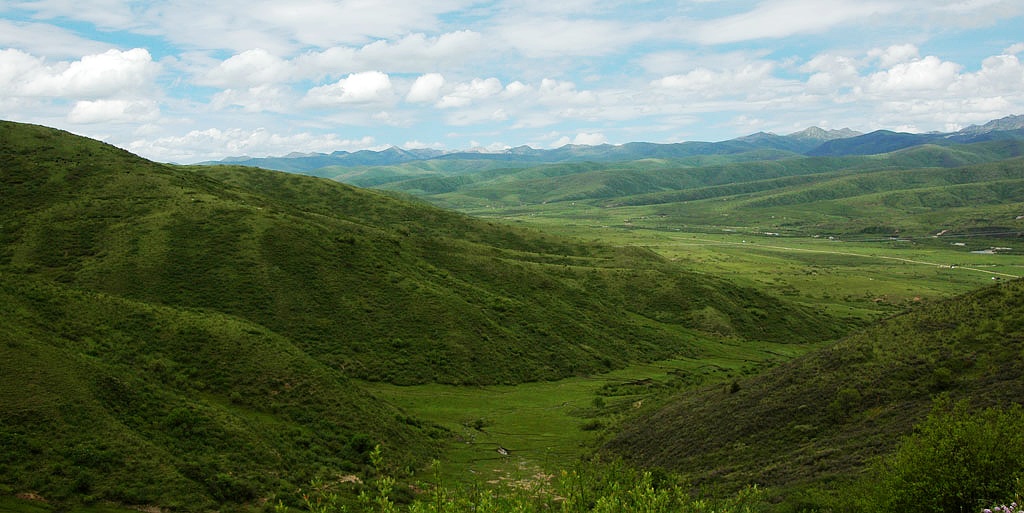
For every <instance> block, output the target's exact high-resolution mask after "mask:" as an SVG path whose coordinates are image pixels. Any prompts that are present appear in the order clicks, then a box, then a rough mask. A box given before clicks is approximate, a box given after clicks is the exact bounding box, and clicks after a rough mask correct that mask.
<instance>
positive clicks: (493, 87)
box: [437, 77, 503, 108]
mask: <svg viewBox="0 0 1024 513" xmlns="http://www.w3.org/2000/svg"><path fill="white" fill-rule="evenodd" d="M502 89H503V88H502V85H501V81H500V80H498V79H497V78H494V77H491V78H486V79H481V78H474V79H473V80H471V81H469V82H462V83H459V84H456V85H455V90H454V91H452V92H451V93H449V94H446V95H444V96H443V97H441V99H440V100H439V101H438V103H437V106H438V107H441V108H454V107H466V106H468V105H470V104H472V103H473V101H474V100H482V99H484V98H489V97H491V96H494V95H496V94H498V93H500V92H501V91H502Z"/></svg>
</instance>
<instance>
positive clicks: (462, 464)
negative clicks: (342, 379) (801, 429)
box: [362, 340, 812, 484]
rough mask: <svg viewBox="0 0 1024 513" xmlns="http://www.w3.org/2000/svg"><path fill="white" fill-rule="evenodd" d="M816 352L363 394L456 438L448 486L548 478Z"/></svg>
mask: <svg viewBox="0 0 1024 513" xmlns="http://www.w3.org/2000/svg"><path fill="white" fill-rule="evenodd" d="M811 349H812V347H811V346H805V345H794V344H777V343H768V342H763V343H748V342H741V341H738V340H733V341H719V342H713V343H711V342H709V343H708V344H706V345H704V346H702V352H701V353H700V355H699V356H694V357H691V358H683V359H675V360H664V361H658V362H651V363H646V364H636V365H631V366H629V367H627V368H625V369H621V370H617V371H613V372H608V373H603V374H598V375H594V376H589V377H576V378H568V379H564V380H559V381H555V382H542V383H525V384H520V385H515V386H485V387H465V386H452V385H440V384H430V385H414V386H398V385H389V384H384V383H362V386H364V387H366V388H367V389H369V390H370V391H371V392H372V393H373V394H374V395H375V396H377V397H380V398H381V399H382V400H384V401H386V402H388V403H390V404H394V405H396V406H397V407H399V408H400V409H402V410H403V411H404V412H406V413H407V414H408V415H410V416H414V417H416V418H421V419H424V420H426V421H429V422H431V423H435V424H437V425H439V426H443V427H444V428H446V429H447V430H449V431H450V432H452V433H453V434H454V435H455V436H454V438H453V439H451V440H450V441H449V443H448V444H447V445H446V446H445V449H444V450H443V452H442V456H441V461H442V462H443V464H442V465H441V469H442V471H443V477H444V479H445V480H446V481H447V482H452V483H461V484H470V483H473V482H475V481H483V482H493V481H498V480H507V479H509V478H510V477H511V476H515V475H518V474H521V473H523V472H524V469H534V472H546V473H549V474H550V473H556V472H558V471H559V470H561V469H566V468H572V467H573V466H574V465H575V464H577V463H578V461H580V459H581V458H583V457H586V456H588V455H589V454H591V453H592V452H593V451H594V449H595V448H597V447H598V446H599V444H601V443H603V442H604V441H606V440H607V438H608V437H609V436H611V435H612V434H613V433H614V432H615V429H616V428H617V426H619V424H620V423H622V422H623V421H625V420H626V419H629V418H632V417H635V416H636V415H638V414H641V413H643V412H647V411H653V410H655V409H657V408H658V407H659V405H661V404H662V403H664V402H665V401H666V400H668V398H669V397H671V396H672V394H674V393H677V392H678V391H680V390H683V389H687V388H690V387H694V386H698V385H708V384H719V385H720V386H723V387H725V386H728V384H729V383H731V382H733V381H735V380H737V379H739V378H741V377H743V376H749V375H752V374H755V373H757V372H758V371H759V370H760V369H762V368H764V367H766V366H770V365H773V364H776V363H779V362H781V361H786V360H788V359H790V358H793V357H796V356H798V355H801V354H804V353H806V352H808V351H810V350H811ZM499 449H505V450H506V452H507V454H501V453H500V452H499Z"/></svg>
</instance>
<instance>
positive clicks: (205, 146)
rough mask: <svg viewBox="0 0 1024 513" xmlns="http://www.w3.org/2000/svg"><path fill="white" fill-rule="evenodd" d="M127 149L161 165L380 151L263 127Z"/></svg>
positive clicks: (370, 143)
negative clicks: (338, 152)
mask: <svg viewBox="0 0 1024 513" xmlns="http://www.w3.org/2000/svg"><path fill="white" fill-rule="evenodd" d="M127 147H128V150H129V151H132V152H135V153H139V154H142V155H147V156H149V157H150V158H156V159H159V160H161V161H164V162H196V161H197V160H200V159H206V158H223V157H230V156H242V155H252V156H271V155H285V154H287V153H291V152H293V151H295V152H300V153H313V152H320V153H329V152H332V151H335V150H347V151H356V150H365V149H382V148H378V147H376V146H375V141H374V139H373V137H370V136H366V137H362V138H359V139H345V138H340V137H338V136H336V135H334V134H312V133H309V132H300V133H291V134H288V133H284V134H282V133H276V132H272V131H269V130H267V129H264V128H256V129H241V128H232V129H223V130H222V129H219V128H210V129H205V130H192V131H189V132H188V133H186V134H185V135H182V136H168V137H159V138H153V139H139V140H135V141H133V142H131V143H130V144H128V145H127Z"/></svg>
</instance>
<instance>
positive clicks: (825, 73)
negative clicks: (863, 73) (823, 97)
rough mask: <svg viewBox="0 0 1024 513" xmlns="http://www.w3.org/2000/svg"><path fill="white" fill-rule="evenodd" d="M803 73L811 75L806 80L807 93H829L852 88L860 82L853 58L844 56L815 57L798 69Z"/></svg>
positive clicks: (824, 55)
mask: <svg viewBox="0 0 1024 513" xmlns="http://www.w3.org/2000/svg"><path fill="white" fill-rule="evenodd" d="M799 70H800V71H802V72H804V73H811V76H810V77H809V78H808V79H807V83H806V87H807V92H810V93H830V92H834V91H837V90H839V89H842V88H844V87H854V86H856V85H857V84H858V83H859V82H860V78H861V77H860V71H859V70H858V68H857V62H856V60H855V59H854V58H852V57H848V56H845V55H829V54H822V55H816V56H814V58H812V59H811V60H810V61H807V62H806V63H805V64H803V65H802V66H800V67H799Z"/></svg>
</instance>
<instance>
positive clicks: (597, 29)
mask: <svg viewBox="0 0 1024 513" xmlns="http://www.w3.org/2000/svg"><path fill="white" fill-rule="evenodd" d="M658 32H660V30H659V29H656V28H654V27H652V26H649V25H647V24H636V25H631V24H626V23H621V22H617V21H607V20H596V19H557V18H556V19H552V18H542V17H536V18H523V17H520V18H514V19H509V20H505V21H503V22H502V23H501V24H499V25H498V26H497V27H495V29H494V34H495V35H496V36H497V37H498V38H499V39H500V40H501V41H503V42H504V43H505V44H506V45H507V46H509V47H511V48H514V49H516V50H517V51H519V52H520V53H521V54H523V55H525V56H526V57H530V58H548V57H565V56H601V55H608V54H613V53H621V52H624V51H626V49H627V48H628V47H630V46H632V45H633V44H635V43H638V42H640V41H643V40H645V39H649V38H651V36H652V35H654V34H655V33H658Z"/></svg>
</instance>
